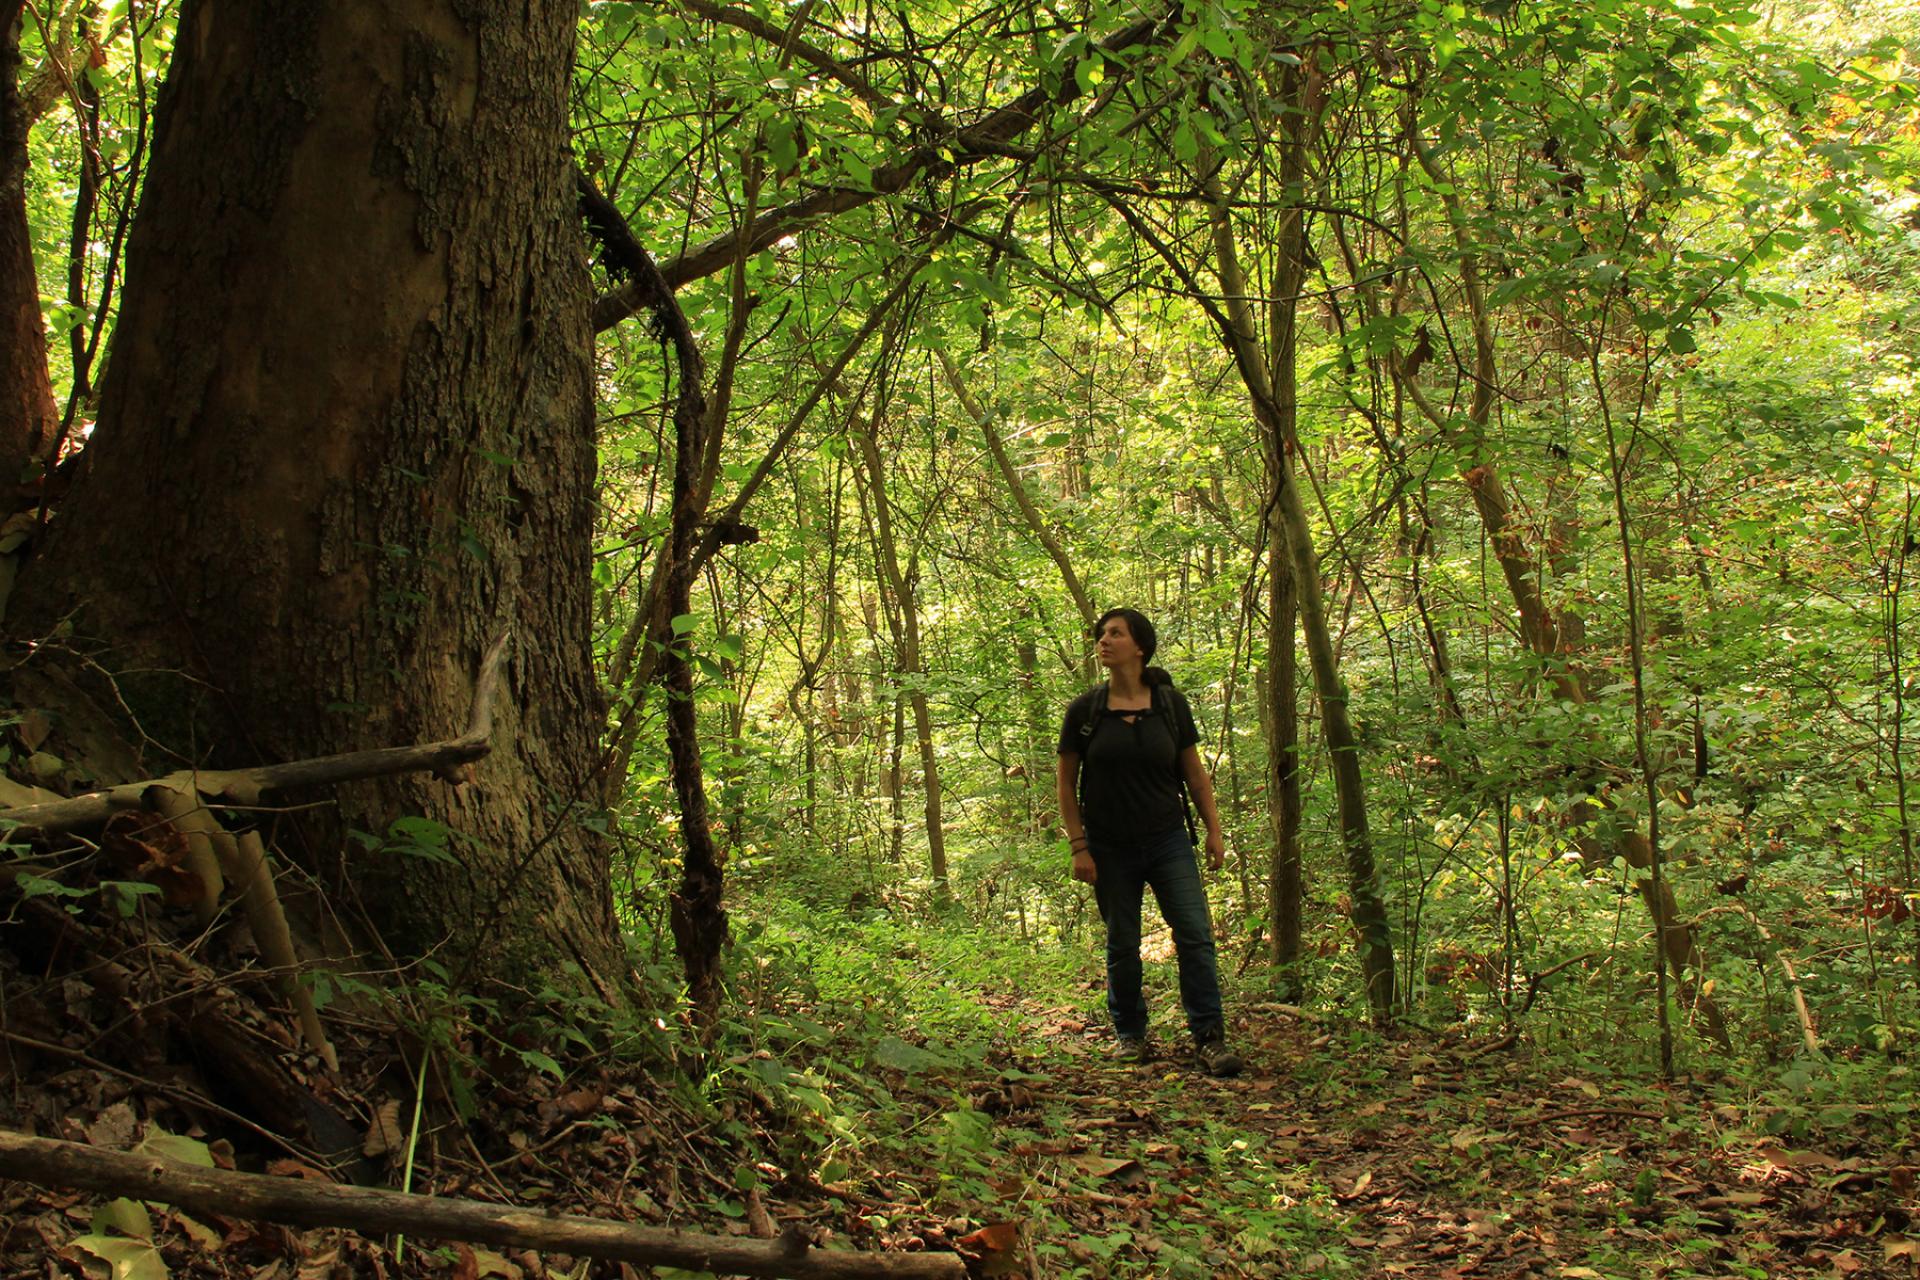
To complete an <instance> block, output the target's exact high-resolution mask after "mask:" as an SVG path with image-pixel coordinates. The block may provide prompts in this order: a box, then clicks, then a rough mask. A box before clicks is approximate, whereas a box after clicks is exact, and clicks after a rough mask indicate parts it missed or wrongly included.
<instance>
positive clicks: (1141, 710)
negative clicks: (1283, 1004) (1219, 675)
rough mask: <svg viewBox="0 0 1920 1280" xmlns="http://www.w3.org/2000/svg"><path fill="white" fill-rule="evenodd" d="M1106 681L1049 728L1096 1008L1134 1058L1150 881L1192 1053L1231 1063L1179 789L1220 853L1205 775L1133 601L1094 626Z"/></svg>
mask: <svg viewBox="0 0 1920 1280" xmlns="http://www.w3.org/2000/svg"><path fill="white" fill-rule="evenodd" d="M1093 634H1094V640H1095V642H1096V644H1097V646H1098V652H1099V655H1100V664H1101V665H1102V666H1104V667H1105V668H1106V669H1107V683H1106V684H1105V685H1103V686H1096V687H1094V688H1093V689H1090V690H1088V691H1087V692H1086V693H1083V694H1081V695H1080V696H1079V697H1078V698H1075V699H1074V700H1073V702H1072V703H1071V704H1070V705H1069V706H1068V707H1067V717H1066V723H1065V724H1064V725H1062V727H1061V729H1060V764H1059V776H1058V784H1059V790H1060V818H1061V822H1062V823H1063V824H1064V825H1065V827H1066V829H1067V841H1068V843H1069V844H1071V845H1072V846H1073V878H1074V879H1075V880H1079V881H1082V882H1084V883H1086V884H1090V885H1092V886H1093V892H1094V897H1095V899H1096V900H1097V901H1098V902H1099V904H1100V918H1101V919H1102V920H1103V921H1105V922H1106V926H1107V1012H1108V1013H1110V1014H1111V1015H1112V1017H1113V1035H1114V1048H1113V1052H1114V1056H1115V1057H1117V1058H1119V1059H1121V1060H1122V1061H1125V1062H1144V1061H1145V1060H1146V1059H1147V1056H1148V1050H1147V1003H1146V1000H1145V999H1144V998H1143V997H1142V996H1141V993H1140V900H1141V895H1142V891H1143V890H1145V889H1146V888H1147V886H1149V885H1151V886H1152V887H1153V896H1154V899H1155V901H1157V902H1158V903H1159V904H1160V914H1161V915H1162V916H1163V917H1165V918H1166V922H1167V927H1168V928H1170V929H1172V930H1173V946H1174V952H1175V954H1176V956H1177V957H1178V959H1179V962H1180V1003H1181V1005H1182V1007H1183V1008H1185V1010H1186V1014H1187V1029H1188V1030H1189V1031H1191V1032H1192V1033H1193V1043H1194V1048H1195V1050H1196V1051H1197V1053H1198V1054H1199V1058H1200V1064H1201V1065H1202V1066H1203V1067H1205V1068H1206V1070H1207V1071H1208V1072H1210V1073H1212V1074H1213V1075H1217V1076H1230V1075H1235V1074H1238V1072H1239V1070H1240V1059H1239V1057H1238V1056H1237V1055H1235V1054H1234V1053H1233V1052H1232V1050H1230V1049H1228V1048H1227V1042H1226V1035H1225V1023H1224V1020H1223V1018H1222V1016H1221V1011H1220V974H1219V970H1218V968H1217V966H1216V964H1215V960H1214V954H1213V922H1212V920H1211V919H1209V918H1208V915H1207V894H1206V890H1205V888H1203V887H1202V885H1201V883H1200V867H1199V863H1198V860H1197V858H1196V856H1195V853H1194V847H1193V837H1192V835H1190V834H1189V825H1188V817H1187V805H1186V797H1187V796H1189V795H1190V796H1192V797H1193V801H1194V803H1195V805H1196V806H1197V807H1198V808H1199V810H1200V817H1201V819H1202V821H1204V822H1205V823H1206V828H1207V844H1206V849H1207V865H1208V866H1209V867H1210V868H1212V869H1213V870H1216V871H1217V870H1219V869H1220V866H1221V864H1222V863H1223V862H1225V861H1226V842H1225V840H1224V839H1223V838H1222V837H1221V835H1220V813H1219V810H1218V809H1217V808H1215V806H1214V801H1213V780H1212V779H1211V778H1209V777H1208V776H1207V768H1206V765H1204V764H1203V763H1201V760H1200V751H1199V742H1200V731H1199V730H1198V729H1197V728H1196V727H1195V726H1194V723H1193V709H1192V708H1191V707H1189V706H1188V705H1187V700H1186V698H1184V697H1182V696H1181V694H1180V692H1179V691H1178V690H1177V689H1175V688H1174V687H1173V677H1172V676H1170V675H1168V674H1167V673H1166V672H1165V671H1162V670H1161V669H1160V668H1158V667H1150V666H1148V665H1147V663H1148V661H1150V660H1151V659H1152V657H1153V651H1154V648H1155V647H1156V645H1157V643H1158V641H1157V639H1156V638H1155V636H1154V633H1153V624H1152V623H1151V622H1148V621H1147V619H1146V617H1145V616H1144V615H1143V614H1141V613H1140V612H1139V611H1138V610H1134V609H1109V610H1107V612H1106V613H1104V614H1102V615H1101V616H1100V621H1099V623H1098V624H1096V625H1095V627H1094V632H1093Z"/></svg>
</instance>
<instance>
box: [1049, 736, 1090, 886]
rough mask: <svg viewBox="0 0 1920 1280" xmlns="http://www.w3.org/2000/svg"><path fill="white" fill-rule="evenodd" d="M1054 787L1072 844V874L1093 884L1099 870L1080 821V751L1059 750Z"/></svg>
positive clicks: (1084, 882) (1061, 818)
mask: <svg viewBox="0 0 1920 1280" xmlns="http://www.w3.org/2000/svg"><path fill="white" fill-rule="evenodd" d="M1056 760H1057V763H1056V764H1055V766H1054V787H1055V791H1056V794H1057V796H1058V799H1059V801H1060V825H1061V826H1062V827H1064V828H1065V829H1066V832H1067V843H1068V844H1069V845H1071V846H1072V847H1073V878H1074V879H1075V880H1078V881H1080V882H1082V883H1083V884H1092V883H1093V882H1094V879H1095V877H1096V876H1097V875H1098V873H1097V872H1096V871H1095V870H1094V866H1093V855H1092V854H1091V853H1088V852H1087V832H1086V828H1085V827H1084V826H1083V825H1082V824H1081V821H1080V753H1079V752H1077V751H1062V752H1061V753H1060V754H1059V756H1058V757H1056Z"/></svg>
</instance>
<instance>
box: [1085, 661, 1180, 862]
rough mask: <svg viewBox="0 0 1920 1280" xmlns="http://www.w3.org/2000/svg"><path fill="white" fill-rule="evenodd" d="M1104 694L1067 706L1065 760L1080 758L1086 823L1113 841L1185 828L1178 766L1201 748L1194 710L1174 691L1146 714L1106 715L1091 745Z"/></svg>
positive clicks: (1166, 692) (1107, 712)
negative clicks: (1197, 746) (1097, 702)
mask: <svg viewBox="0 0 1920 1280" xmlns="http://www.w3.org/2000/svg"><path fill="white" fill-rule="evenodd" d="M1099 692H1100V690H1099V689H1098V688H1095V689H1089V690H1088V691H1087V692H1085V693H1083V694H1081V695H1080V696H1079V697H1077V698H1075V699H1074V700H1073V701H1072V702H1070V703H1068V704H1067V717H1066V721H1065V723H1063V724H1062V725H1061V726H1060V747H1059V752H1060V754H1061V755H1067V754H1069V753H1071V754H1075V755H1078V756H1079V757H1080V779H1081V786H1080V821H1081V823H1082V825H1084V826H1085V827H1086V828H1087V830H1088V831H1090V832H1091V833H1093V834H1094V835H1097V836H1105V837H1108V838H1114V837H1121V838H1124V837H1127V836H1130V835H1158V834H1160V833H1161V832H1163V831H1171V830H1172V829H1173V828H1175V827H1178V826H1180V825H1182V824H1183V823H1184V822H1185V821H1186V816H1187V815H1186V802H1185V801H1184V800H1183V799H1182V798H1181V795H1180V774H1179V771H1178V766H1177V764H1176V761H1177V760H1178V759H1179V756H1180V753H1181V752H1182V751H1184V750H1186V749H1187V748H1188V747H1191V746H1194V745H1195V744H1197V743H1198V742H1199V741H1200V730H1199V728H1198V727H1197V726H1196V725H1195V724H1194V722H1193V708H1192V707H1190V706H1188V705H1187V699H1186V697H1185V696H1184V695H1183V694H1182V693H1181V692H1180V691H1179V690H1178V689H1175V688H1174V687H1172V686H1171V685H1168V686H1165V687H1164V688H1163V689H1162V690H1160V692H1159V696H1158V697H1156V698H1155V699H1154V705H1153V706H1151V707H1149V708H1147V709H1146V710H1144V711H1119V710H1115V709H1114V708H1112V707H1108V708H1107V709H1106V710H1105V711H1103V712H1101V713H1100V721H1099V723H1098V724H1096V725H1094V726H1093V734H1092V736H1091V737H1089V736H1088V735H1087V733H1086V732H1085V730H1086V726H1087V721H1088V720H1089V719H1090V718H1091V717H1092V715H1093V704H1094V698H1095V696H1096V695H1097V694H1098V693H1099Z"/></svg>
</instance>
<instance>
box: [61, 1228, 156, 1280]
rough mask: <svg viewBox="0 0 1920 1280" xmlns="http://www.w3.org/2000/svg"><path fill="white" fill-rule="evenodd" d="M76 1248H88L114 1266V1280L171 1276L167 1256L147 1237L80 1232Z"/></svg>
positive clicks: (149, 1279)
mask: <svg viewBox="0 0 1920 1280" xmlns="http://www.w3.org/2000/svg"><path fill="white" fill-rule="evenodd" d="M73 1247H74V1248H76V1249H85V1250H86V1251H87V1252H88V1253H90V1254H92V1255H93V1256H94V1257H96V1258H100V1259H102V1260H104V1261H105V1262H106V1263H107V1264H108V1265H109V1266H111V1267H112V1268H113V1280H168V1274H167V1264H166V1260H165V1259H163V1258H162V1257H161V1256H160V1251H159V1250H158V1249H156V1248H154V1247H153V1245H152V1244H151V1243H150V1242H148V1241H146V1240H126V1239H122V1238H121V1237H118V1236H100V1235H91V1236H79V1237H76V1238H75V1240H74V1242H73Z"/></svg>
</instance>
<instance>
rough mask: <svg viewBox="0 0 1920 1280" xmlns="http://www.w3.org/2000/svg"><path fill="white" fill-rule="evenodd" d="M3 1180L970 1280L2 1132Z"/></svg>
mask: <svg viewBox="0 0 1920 1280" xmlns="http://www.w3.org/2000/svg"><path fill="white" fill-rule="evenodd" d="M0 1177H7V1178H18V1179H20V1180H21V1181H24V1182H31V1183H34V1184H36V1185H38V1186H42V1187H63V1188H73V1189H75V1190H80V1191H92V1192H95V1193H97V1194H100V1195H110V1196H126V1197H128V1198H129V1199H134V1200H157V1201H161V1202H162V1203H165V1204H171V1205H176V1206H178V1207H180V1208H182V1209H190V1210H193V1211H195V1212H197V1213H206V1214H221V1215H225V1216H228V1217H241V1218H254V1219H260V1220H264V1221H268V1222H278V1223H283V1224H286V1225H290V1226H298V1227H344V1228H346V1229H347V1230H350V1231H357V1232H359V1233H361V1234H363V1235H371V1234H387V1233H399V1232H404V1233H405V1234H407V1235H409V1236H414V1235H418V1236H428V1237H431V1238H433V1239H438V1240H459V1241H466V1242H469V1243H475V1244H490V1245H505V1246H508V1247H511V1248H519V1249H546V1250H552V1251H554V1252H557V1253H570V1254H574V1255H576V1256H580V1257H588V1258H600V1259H604V1260H606V1261H609V1262H632V1263H641V1264H653V1265H656V1266H670V1267H680V1268H683V1269H685V1270H689V1271H709V1272H714V1273H727V1274H732V1275H745V1276H774V1277H788V1278H789V1280H967V1275H968V1271H967V1266H966V1263H965V1262H963V1261H962V1260H961V1258H960V1256H959V1255H958V1254H953V1253H834V1252H830V1251H828V1250H825V1249H815V1248H812V1247H810V1246H809V1245H808V1243H807V1242H806V1240H805V1239H804V1238H802V1237H801V1236H799V1235H798V1234H797V1233H794V1232H789V1233H788V1234H787V1235H786V1236H784V1237H782V1238H780V1239H777V1240H746V1239H736V1238H734V1237H732V1236H708V1235H695V1234H692V1233H690V1232H681V1231H668V1230H665V1229H662V1228H658V1227H636V1226H632V1225H630V1224H628V1223H624V1222H611V1221H608V1220H606V1219H602V1218H576V1217H565V1216H561V1215H558V1214H547V1213H538V1212H534V1211H530V1210H526V1209H517V1208H514V1207H512V1206H511V1205H499V1204H485V1203H482V1202H480V1201H478V1200H450V1199H438V1198H435V1197H432V1196H419V1195H408V1194H406V1193H404V1192H399V1191H385V1190H379V1189H376V1188H373V1187H348V1186H337V1185H334V1184H331V1183H323V1182H310V1181H307V1180H305V1179H299V1178H274V1177H267V1176H265V1175H263V1174H256V1173H234V1172H230V1171H228V1170H225V1169H202V1168H199V1167H197V1166H193V1165H185V1164H176V1163H174V1162H173V1161H171V1160H162V1159H158V1158H156V1157H152V1156H139V1155H132V1154H129V1153H127V1152H121V1151H106V1150H103V1149H101V1148H99V1147H90V1146H87V1145H85V1144H84V1143H78V1142H59V1141H55V1140H53V1139H51V1138H30V1137H27V1136H26V1135H24V1134H19V1133H12V1132H9V1131H7V1130H4V1129H0Z"/></svg>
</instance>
